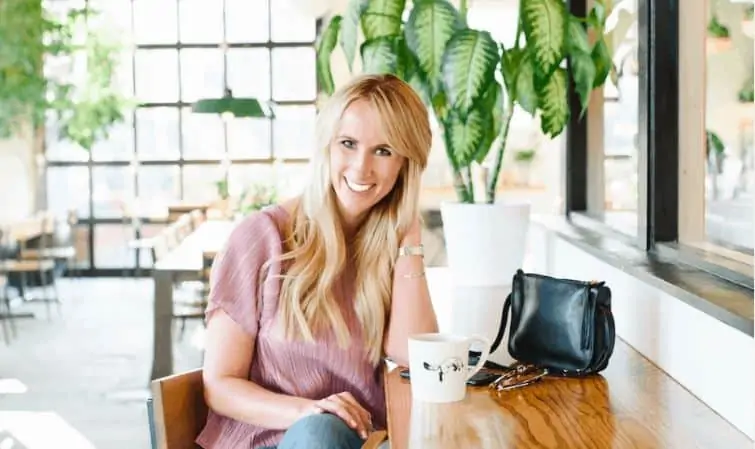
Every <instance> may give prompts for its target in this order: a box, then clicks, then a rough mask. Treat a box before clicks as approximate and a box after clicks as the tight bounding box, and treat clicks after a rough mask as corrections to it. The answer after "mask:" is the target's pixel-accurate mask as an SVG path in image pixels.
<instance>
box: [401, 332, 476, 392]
mask: <svg viewBox="0 0 755 449" xmlns="http://www.w3.org/2000/svg"><path fill="white" fill-rule="evenodd" d="M472 343H480V344H481V346H482V353H481V354H480V359H479V361H478V362H477V364H476V365H474V366H469V348H470V347H471V345H472ZM489 351H490V340H488V339H487V338H485V337H482V336H479V335H475V336H471V337H464V336H461V335H453V334H443V333H430V334H415V335H411V336H410V337H409V376H410V379H411V380H410V382H411V386H412V387H411V388H412V398H413V399H414V400H418V401H423V402H456V401H461V400H463V399H464V398H465V397H466V393H467V380H469V378H470V377H472V376H474V375H475V374H476V373H477V372H478V371H480V369H481V368H482V366H483V364H484V363H485V361H486V360H487V359H488V355H489Z"/></svg>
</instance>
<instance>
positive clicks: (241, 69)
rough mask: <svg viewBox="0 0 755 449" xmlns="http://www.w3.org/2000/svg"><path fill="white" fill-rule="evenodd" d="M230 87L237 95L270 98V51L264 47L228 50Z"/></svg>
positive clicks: (259, 98)
mask: <svg viewBox="0 0 755 449" xmlns="http://www.w3.org/2000/svg"><path fill="white" fill-rule="evenodd" d="M227 58H228V87H230V88H231V89H232V90H233V95H234V96H236V97H253V98H256V99H258V100H260V101H266V100H269V99H270V51H269V50H267V49H262V48H231V49H229V50H228V55H227Z"/></svg>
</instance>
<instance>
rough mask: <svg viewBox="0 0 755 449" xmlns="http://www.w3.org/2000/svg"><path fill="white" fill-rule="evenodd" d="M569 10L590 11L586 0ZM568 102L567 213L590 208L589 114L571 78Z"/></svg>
mask: <svg viewBox="0 0 755 449" xmlns="http://www.w3.org/2000/svg"><path fill="white" fill-rule="evenodd" d="M568 7H569V12H571V13H572V14H573V15H575V16H576V17H585V16H586V15H587V1H586V0H568ZM567 64H568V65H567V69H568V70H569V71H571V61H568V62H567ZM568 102H569V111H570V117H571V118H570V119H569V122H568V123H567V125H566V156H565V158H566V160H565V164H564V168H565V171H566V176H565V181H566V185H565V186H564V189H565V192H564V199H565V201H564V209H565V212H566V214H567V215H569V214H570V213H571V212H586V211H587V185H588V176H587V152H588V148H587V116H586V115H585V116H584V117H582V118H580V116H581V115H582V106H581V103H580V100H579V95H578V94H577V90H576V88H575V85H574V82H573V81H571V80H570V81H569V86H568Z"/></svg>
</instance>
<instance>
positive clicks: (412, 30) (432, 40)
mask: <svg viewBox="0 0 755 449" xmlns="http://www.w3.org/2000/svg"><path fill="white" fill-rule="evenodd" d="M462 27H463V24H462V22H461V18H460V17H459V13H458V12H457V11H456V8H454V7H453V6H452V5H451V4H450V3H449V2H448V1H446V0H423V1H419V2H415V3H414V8H412V12H411V13H410V14H409V19H408V20H407V22H406V42H407V44H408V45H409V48H410V49H411V50H412V52H413V53H414V54H415V55H416V56H417V60H418V61H419V66H420V67H421V68H422V71H423V72H424V74H425V78H426V79H427V80H428V82H429V83H430V86H431V88H432V90H433V93H436V92H438V91H439V90H440V88H441V65H442V63H443V53H444V52H445V49H446V44H447V43H448V41H449V40H450V39H451V37H452V36H453V35H454V33H456V31H458V30H460V29H461V28H462Z"/></svg>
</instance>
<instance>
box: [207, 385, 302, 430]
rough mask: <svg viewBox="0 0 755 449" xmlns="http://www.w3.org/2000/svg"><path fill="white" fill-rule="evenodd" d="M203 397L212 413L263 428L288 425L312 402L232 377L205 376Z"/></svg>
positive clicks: (277, 427) (281, 427) (282, 427)
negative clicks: (208, 378) (211, 377)
mask: <svg viewBox="0 0 755 449" xmlns="http://www.w3.org/2000/svg"><path fill="white" fill-rule="evenodd" d="M205 400H206V401H207V404H208V405H209V407H210V408H211V409H213V410H214V411H215V412H216V413H219V414H221V415H223V416H227V417H229V418H233V419H235V420H237V421H241V422H245V423H249V424H254V425H257V426H260V427H264V428H267V429H287V428H289V427H290V426H291V425H292V424H293V423H294V422H295V421H297V420H298V419H299V418H300V417H301V416H303V415H304V414H305V413H306V411H307V410H308V408H310V407H312V404H313V403H314V401H312V400H309V399H305V398H299V397H294V396H287V395H283V394H278V393H273V392H271V391H269V390H266V389H265V388H263V387H261V386H259V385H257V384H255V383H253V382H250V381H248V380H245V379H241V378H236V377H222V378H219V379H214V380H205Z"/></svg>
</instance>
